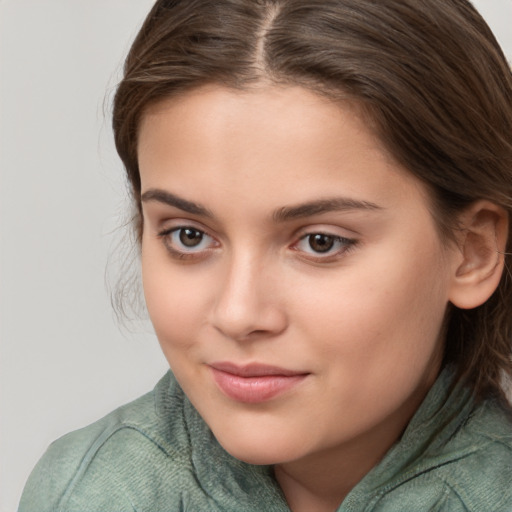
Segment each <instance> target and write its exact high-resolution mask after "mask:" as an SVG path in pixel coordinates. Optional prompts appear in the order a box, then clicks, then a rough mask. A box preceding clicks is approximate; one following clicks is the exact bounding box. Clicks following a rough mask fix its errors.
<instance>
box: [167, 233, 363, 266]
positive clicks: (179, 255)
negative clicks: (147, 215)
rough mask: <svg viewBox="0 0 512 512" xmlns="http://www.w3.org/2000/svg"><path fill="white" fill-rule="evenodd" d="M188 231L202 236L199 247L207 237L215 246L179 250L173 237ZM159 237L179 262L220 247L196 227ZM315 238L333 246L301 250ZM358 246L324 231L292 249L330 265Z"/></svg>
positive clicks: (309, 236) (301, 238) (297, 243)
mask: <svg viewBox="0 0 512 512" xmlns="http://www.w3.org/2000/svg"><path fill="white" fill-rule="evenodd" d="M187 230H188V231H191V232H194V234H199V236H201V240H200V242H199V244H198V246H200V245H201V244H202V242H203V241H204V239H205V237H207V238H209V239H211V240H212V242H213V244H212V242H210V243H209V244H208V246H207V247H206V248H201V249H199V250H189V251H187V250H186V249H177V248H176V240H174V241H173V237H174V236H175V235H178V236H180V238H181V235H183V234H184V232H185V231H187ZM157 236H158V238H160V239H162V242H163V244H164V246H165V248H166V249H167V251H168V252H169V254H170V255H171V257H173V258H175V259H178V260H194V259H195V260H198V259H202V258H204V257H206V256H207V254H208V253H209V252H210V251H211V250H212V249H214V248H216V247H218V246H219V245H220V244H219V243H218V242H217V241H216V240H215V239H214V238H213V237H212V236H211V235H209V234H208V233H206V232H205V231H203V230H202V229H198V228H196V227H194V226H177V227H173V228H170V229H165V230H163V231H161V232H159V233H158V235H157ZM313 237H323V238H324V241H325V239H328V243H331V246H330V247H328V248H327V249H326V250H325V251H324V252H322V251H317V252H316V251H314V250H312V252H308V251H306V250H303V249H300V248H299V245H300V244H301V243H302V242H303V241H305V240H308V239H309V248H310V249H312V247H311V243H312V238H313ZM317 242H320V240H317ZM178 243H181V244H182V246H183V240H181V242H178ZM336 244H337V245H338V246H339V248H338V249H337V250H336V251H334V253H333V252H331V249H332V247H333V246H335V245H336ZM357 244H358V240H356V239H353V238H346V237H342V236H338V235H333V234H330V233H326V232H323V231H315V232H310V233H306V234H304V235H302V236H301V237H300V238H299V240H298V241H297V242H295V243H294V244H293V245H292V246H291V249H292V250H294V251H297V252H301V253H302V254H303V255H305V256H303V258H304V259H307V260H310V261H313V262H317V263H330V262H333V261H336V260H337V259H339V258H341V257H343V256H345V255H346V254H347V253H348V252H350V251H351V250H353V249H354V248H355V247H356V245H357ZM198 246H192V249H196V247H198ZM322 254H325V255H322Z"/></svg>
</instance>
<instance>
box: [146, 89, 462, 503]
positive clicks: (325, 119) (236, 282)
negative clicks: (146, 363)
mask: <svg viewBox="0 0 512 512" xmlns="http://www.w3.org/2000/svg"><path fill="white" fill-rule="evenodd" d="M138 155H139V164H140V173H141V180H142V193H143V237H142V271H143V284H144V291H145V296H146V301H147V307H148V310H149V314H150V316H151V319H152V322H153V325H154V328H155V331H156V333H157V336H158V339H159V341H160V344H161V346H162V349H163V352H164V354H165V356H166V358H167V360H168V361H169V364H170V366H171V368H172V370H173V372H174V374H175V375H176V378H177V379H178V381H179V382H180V384H181V386H182V387H183V389H184V391H185V393H186V394H187V395H188V397H189V398H190V400H191V401H192V403H193V404H194V405H195V407H196V408H197V410H198V411H199V413H200V414H201V415H202V417H203V418H204V420H205V421H206V422H207V424H208V425H209V426H210V428H211V429H212V431H213V433H214V435H215V436H216V438H217V439H218V441H219V442H220V443H221V445H222V446H223V447H224V448H225V449H226V450H227V451H228V452H229V453H231V454H232V455H234V456H235V457H237V458H239V459H241V460H244V461H247V462H249V463H254V464H273V465H275V475H276V478H277V480H278V482H279V484H280V485H281V487H282V489H283V491H284V494H285V496H286V498H287V500H288V503H289V505H290V508H291V509H292V510H294V511H302V510H304V511H305V510H307V511H315V510H316V511H323V510H331V511H332V510H334V509H335V508H336V507H337V506H338V505H339V504H340V502H341V501H342V500H343V498H344V497H345V496H346V494H347V493H348V492H349V491H350V489H351V488H352V487H353V486H354V485H355V484H356V483H357V482H358V481H359V480H360V479H361V478H362V477H363V476H364V475H365V474H366V473H367V472H368V471H369V470H370V469H371V468H372V467H373V466H374V465H375V464H376V463H377V462H378V461H379V460H380V459H381V458H382V456H383V455H384V454H385V453H386V451H387V450H388V449H389V448H390V446H391V445H392V444H393V443H394V442H395V441H396V440H397V439H398V438H399V437H400V435H401V433H402V432H403V430H404V428H405V427H406V425H407V423H408V422H409V420H410V418H411V417H412V415H413V414H414V412H415V411H416V409H417V408H418V406H419V404H420V403H421V401H422V400H423V398H424V397H425V394H426V393H427V392H428V390H429V389H430V387H431V386H432V384H433V382H434V381H435V379H436V377H437V375H438V373H439V369H440V363H441V359H442V351H443V336H442V334H441V333H442V326H443V319H444V316H445V311H446V307H447V304H448V302H449V300H450V291H451V284H452V280H453V279H452V276H453V275H454V274H455V273H456V268H457V265H458V264H459V263H460V251H456V250H455V249H454V248H453V247H451V246H450V245H449V244H448V245H447V244H445V243H443V242H442V241H441V240H440V238H439V235H438V231H437V230H436V226H435V223H434V220H433V218H432V215H431V213H430V209H429V198H428V195H427V193H426V190H425V189H424V187H423V185H422V184H420V183H419V182H418V181H417V179H416V178H415V177H413V176H412V175H411V174H410V173H408V172H406V171H405V170H404V169H401V168H400V166H399V165H398V164H397V163H396V162H394V161H393V159H392V158H391V157H390V156H389V155H388V154H387V153H386V151H385V150H384V149H383V148H382V147H381V145H380V144H379V142H378V140H377V139H376V138H375V136H374V135H373V134H372V133H371V131H370V130H369V128H368V127H367V126H366V125H365V123H364V122H363V120H362V119H361V118H360V117H359V116H358V115H357V110H356V109H354V108H351V107H350V106H349V105H341V106H340V105H336V104H333V103H332V102H329V101H328V100H327V99H325V98H322V97H320V96H318V95H316V94H314V93H312V92H310V91H308V90H306V89H303V88H300V87H287V88H277V87H270V86H267V87H261V88H259V89H254V90H251V91H245V92H240V91H238V92H235V91H232V90H229V89H225V88H222V87H213V86H211V87H205V88H201V89H198V90H195V91H193V92H190V93H187V94H184V95H182V96H180V97H179V98H174V99H172V100H167V101H164V102H161V103H158V104H156V105H153V106H152V107H151V108H150V109H149V110H148V111H147V112H146V114H145V116H144V117H143V120H142V122H141V126H140V137H139V145H138ZM164 193H166V194H172V195H173V198H174V199H173V201H171V202H174V203H175V204H173V205H171V204H167V202H166V199H165V197H167V196H165V195H164ZM176 197H177V198H181V199H184V200H186V201H188V202H192V203H194V204H195V205H197V206H199V208H197V210H196V211H195V212H191V211H185V210H190V205H189V204H185V206H183V203H179V202H176V201H175V198H176ZM334 198H336V200H338V199H339V198H343V199H344V200H347V199H348V200H349V202H348V203H347V201H345V203H344V207H343V208H341V209H339V208H334V209H333V206H338V207H339V204H335V205H333V204H329V205H327V206H329V208H327V209H326V210H325V211H316V212H314V211H307V209H304V208H303V209H302V210H295V212H294V213H295V216H292V215H291V214H290V208H294V207H296V206H298V205H303V204H305V203H311V202H318V201H319V200H320V201H325V200H331V199H334ZM323 206H325V204H323ZM297 211H299V213H301V215H299V216H298V214H297ZM286 213H288V215H285V214H286ZM276 217H277V218H276ZM284 217H285V218H284ZM180 227H181V228H183V227H189V228H190V229H192V230H196V231H195V238H194V237H193V240H192V242H193V243H196V242H197V241H198V244H197V245H196V246H193V247H187V246H185V245H183V242H182V239H180V235H183V234H184V232H183V231H179V229H180ZM172 230H174V231H172ZM201 233H204V235H202V234H201ZM315 233H316V234H327V235H329V236H330V237H331V238H325V237H324V238H321V239H320V241H321V242H323V243H324V245H323V246H322V247H324V248H325V247H326V246H327V247H329V244H330V243H331V242H332V248H331V249H328V250H327V251H326V252H319V251H317V249H318V247H319V246H318V245H315V244H314V241H315V239H313V238H312V236H309V235H313V234H315ZM185 239H186V238H185ZM217 361H230V362H233V363H236V364H238V365H245V364H248V363H254V362H257V363H260V364H268V365H273V366H278V367H281V368H286V369H289V370H294V371H297V372H300V373H302V374H304V375H305V376H304V378H302V379H300V381H299V383H298V384H297V385H294V386H292V387H291V389H289V390H287V391H285V392H284V393H282V394H280V395H278V396H277V397H274V398H272V399H270V400H266V401H263V402H261V403H244V402H240V401H238V400H234V399H232V398H230V397H229V396H226V394H225V393H223V392H222V391H221V389H219V386H218V385H217V384H216V382H215V380H214V378H213V376H212V369H211V366H210V365H211V364H212V363H215V362H217Z"/></svg>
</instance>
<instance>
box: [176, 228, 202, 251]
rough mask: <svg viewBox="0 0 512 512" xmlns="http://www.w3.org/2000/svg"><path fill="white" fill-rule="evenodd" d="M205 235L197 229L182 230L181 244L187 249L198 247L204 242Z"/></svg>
mask: <svg viewBox="0 0 512 512" xmlns="http://www.w3.org/2000/svg"><path fill="white" fill-rule="evenodd" d="M203 237H204V233H203V232H202V231H199V230H197V229H191V228H182V229H180V230H179V239H180V242H181V243H182V244H183V245H184V246H185V247H196V246H198V245H199V244H200V243H201V242H202V241H203Z"/></svg>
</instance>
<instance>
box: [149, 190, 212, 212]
mask: <svg viewBox="0 0 512 512" xmlns="http://www.w3.org/2000/svg"><path fill="white" fill-rule="evenodd" d="M140 199H141V201H142V202H143V203H147V202H150V201H156V202H158V203H164V204H167V205H169V206H174V207H175V208H179V209H180V210H183V211H184V212H187V213H192V214H194V215H201V216H203V217H210V218H211V217H213V213H212V212H211V211H210V210H208V209H207V208H205V207H204V206H201V205H199V204H197V203H194V202H193V201H187V200H186V199H183V198H181V197H178V196H176V195H174V194H171V193H170V192H167V191H165V190H160V189H149V190H147V191H146V192H144V194H142V196H141V198H140Z"/></svg>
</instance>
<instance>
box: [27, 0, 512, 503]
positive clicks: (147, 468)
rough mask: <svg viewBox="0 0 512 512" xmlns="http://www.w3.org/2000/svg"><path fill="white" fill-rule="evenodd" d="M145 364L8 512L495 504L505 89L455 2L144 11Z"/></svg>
mask: <svg viewBox="0 0 512 512" xmlns="http://www.w3.org/2000/svg"><path fill="white" fill-rule="evenodd" d="M113 123H114V131H115V137H116V144H117V149H118V152H119V154H120V156H121V158H122V160H123V162H124V164H125V167H126V171H127V176H128V179H129V181H130V183H131V187H132V191H133V199H134V203H135V205H136V207H137V215H136V216H135V218H134V228H135V229H136V230H137V233H138V238H139V243H140V249H141V262H142V275H143V286H144V294H145V298H146V303H147V308H148V311H149V314H150V317H151V320H152V322H153V325H154V328H155V331H156V334H157V336H158V339H159V341H160V344H161V346H162V349H163V352H164V354H165V356H166V358H167V360H168V362H169V365H170V367H171V370H172V373H171V372H169V373H168V374H167V375H166V376H165V377H164V378H163V379H162V380H161V381H160V382H159V383H158V384H157V386H156V388H155V389H154V391H153V392H152V393H149V394H148V395H146V396H144V397H142V398H140V399H139V400H137V401H135V402H133V403H131V404H128V405H126V406H124V407H122V408H120V409H118V410H117V411H114V412H113V413H112V414H110V415H108V416H107V417H105V418H104V419H102V420H100V421H99V422H97V423H95V424H93V425H91V426H89V427H86V428H85V429H82V430H80V431H77V432H74V433H71V434H69V435H67V436H65V437H64V438H62V439H60V440H58V441H57V442H55V443H54V444H53V445H52V446H51V447H50V448H49V450H48V452H47V454H46V455H45V456H44V457H43V459H42V460H41V461H40V462H39V464H38V465H37V466H36V468H35V470H34V472H33V473H32V475H31V477H30V480H29V482H28V484H27V486H26V489H25V492H24V495H23V498H22V501H21V505H20V511H21V512H31V511H38V512H42V511H52V512H54V511H69V512H71V511H73V512H78V511H82V512H85V511H92V510H94V511H102V512H108V511H112V512H114V511H115V512H119V511H128V510H130V511H132V510H137V511H179V510H188V511H261V510H272V511H274V510H275V511H285V510H292V511H294V512H302V511H307V512H311V511H330V512H332V511H335V510H338V511H363V510H365V511H370V510H375V511H389V512H391V511H392V512H397V511H398V512H399V511H404V512H405V511H407V512H410V511H411V510H414V511H423V510H425V511H426V510H429V511H430V510H444V511H450V512H454V511H455V512H456V511H466V510H475V511H483V510H492V511H509V510H512V485H511V484H512V420H511V417H510V416H511V415H510V406H509V404H508V402H507V398H506V383H507V381H508V379H509V378H510V377H511V376H512V362H511V341H512V339H511V327H512V315H511V313H512V296H511V286H512V284H511V279H510V273H509V270H508V269H509V268H510V239H511V238H510V224H509V215H510V212H511V211H512V75H511V71H510V68H509V66H508V64H507V62H506V60H505V58H504V56H503V54H502V52H501V50H500V48H499V46H498V44H497V43H496V41H495V39H494V37H493V35H492V34H491V32H490V30H489V28H488V27H487V26H486V24H485V22H484V21H483V20H482V19H481V17H480V16H479V15H478V13H477V12H476V11H475V10H474V8H473V7H472V6H471V4H470V3H469V2H467V1H466V0H423V1H421V2H419V1H417V0H386V1H379V2H376V1H374V0H261V1H258V0H219V1H216V2H211V1H207V0H181V1H180V0H174V1H171V0H166V1H165V0H160V1H158V2H157V3H156V4H155V6H154V8H153V9H152V11H151V12H150V14H149V15H148V18H147V20H146V22H145V24H144V26H143V27H142V29H141V31H140V33H139V35H138V36H137V38H136V40H135V42H134V44H133V46H132V49H131V51H130V54H129V56H128V58H127V61H126V65H125V75H124V78H123V80H122V82H121V83H120V85H119V88H118V90H117V95H116V98H115V106H114V120H113Z"/></svg>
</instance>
